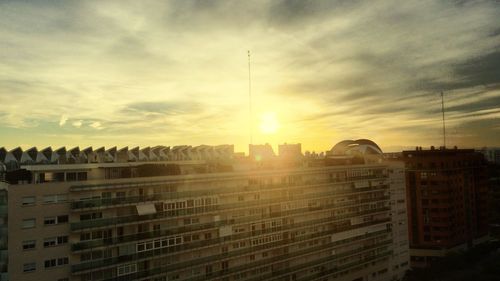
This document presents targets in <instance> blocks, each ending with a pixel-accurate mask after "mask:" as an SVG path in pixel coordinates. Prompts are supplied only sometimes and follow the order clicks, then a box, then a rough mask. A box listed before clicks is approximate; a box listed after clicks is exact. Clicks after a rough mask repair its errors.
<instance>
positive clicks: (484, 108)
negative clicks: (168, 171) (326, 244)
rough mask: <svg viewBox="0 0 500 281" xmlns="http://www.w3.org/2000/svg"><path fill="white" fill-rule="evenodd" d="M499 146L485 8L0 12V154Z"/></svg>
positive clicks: (333, 5) (24, 4)
mask: <svg viewBox="0 0 500 281" xmlns="http://www.w3.org/2000/svg"><path fill="white" fill-rule="evenodd" d="M247 50H250V51H251V54H252V57H251V61H252V63H251V73H252V95H253V102H252V108H253V118H251V119H252V124H253V132H254V134H253V135H254V136H253V141H254V143H265V142H268V143H271V144H273V145H277V144H279V143H284V142H288V143H297V142H300V143H302V145H303V150H315V151H323V150H327V149H330V148H331V147H332V146H333V145H334V144H335V143H337V142H339V141H341V140H344V139H357V138H369V139H371V140H373V141H375V142H377V143H378V144H379V145H380V146H381V147H382V148H383V149H385V150H387V151H396V150H400V149H401V148H403V147H414V146H416V145H419V146H430V145H436V146H439V145H441V144H442V134H441V126H442V123H441V98H440V94H439V93H440V91H444V93H445V104H446V107H447V113H446V117H447V129H448V130H447V132H448V136H447V137H448V145H451V146H452V145H458V146H460V147H481V146H500V3H499V2H498V1H470V2H469V1H458V0H457V1H299V0H296V1H201V0H200V1H189V0H188V1H186V0H179V1H55V0H54V1H9V0H0V147H1V146H5V147H6V148H8V149H12V148H14V147H17V146H23V147H26V148H27V147H30V146H38V147H39V148H43V147H45V146H49V145H50V146H52V147H53V148H57V147H60V146H63V145H66V146H68V147H72V146H77V145H79V146H80V147H85V146H94V147H98V146H102V145H104V146H109V147H111V146H115V145H116V146H129V147H130V146H136V145H139V146H153V145H158V144H162V145H170V146H173V145H180V144H188V145H200V144H235V148H236V150H237V151H246V150H247V145H248V143H249V132H250V129H249V123H250V121H249V120H250V117H249V116H250V114H249V106H248V57H247Z"/></svg>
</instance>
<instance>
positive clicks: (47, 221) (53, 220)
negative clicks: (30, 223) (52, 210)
mask: <svg viewBox="0 0 500 281" xmlns="http://www.w3.org/2000/svg"><path fill="white" fill-rule="evenodd" d="M67 222H68V215H62V216H57V217H45V218H44V219H43V224H44V225H53V224H60V223H67Z"/></svg>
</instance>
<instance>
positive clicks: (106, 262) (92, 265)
mask: <svg viewBox="0 0 500 281" xmlns="http://www.w3.org/2000/svg"><path fill="white" fill-rule="evenodd" d="M377 223H380V222H377ZM368 225H372V224H366V225H356V226H345V227H339V228H337V229H336V230H335V231H331V230H328V231H323V232H318V233H314V234H309V235H305V236H302V237H297V238H291V239H284V240H282V241H277V242H272V243H268V244H264V245H259V246H253V247H249V248H245V249H242V250H238V251H231V252H229V253H223V254H220V256H221V257H219V258H227V257H232V256H236V255H242V254H245V253H250V252H253V251H257V250H259V249H261V248H262V249H266V248H268V247H269V245H272V246H274V247H277V246H280V245H287V244H289V243H299V242H301V241H305V240H309V239H312V238H317V237H321V236H325V235H331V234H335V233H340V232H343V231H348V230H351V229H356V228H360V227H364V226H368ZM293 228H295V227H293ZM384 233H387V234H388V233H390V232H389V231H388V230H382V231H377V232H373V233H368V234H365V235H363V236H357V237H355V239H359V237H371V236H377V235H380V234H384ZM240 235H241V237H238V239H241V238H244V237H252V235H253V233H252V234H249V233H247V234H245V233H243V234H240ZM232 238H233V237H230V241H233V239H232ZM350 239H353V238H350ZM350 239H349V238H348V239H344V240H339V241H335V242H332V245H337V244H340V243H345V240H348V241H349V240H350ZM391 241H392V240H391ZM219 242H227V238H225V237H221V238H215V239H210V240H204V241H200V242H196V243H189V244H184V245H177V246H173V247H168V248H162V249H155V250H150V251H147V252H140V253H135V254H130V255H123V256H119V257H114V258H109V259H103V260H97V261H90V262H84V263H80V264H76V265H73V266H72V267H71V269H72V272H73V273H79V272H81V271H86V270H90V269H96V268H99V267H104V266H110V265H116V264H119V263H124V262H130V261H137V260H139V259H146V258H152V257H161V256H165V255H168V254H171V253H175V252H180V251H189V250H192V249H195V248H199V247H205V246H211V245H212V246H214V245H218V243H219ZM213 258H215V257H213Z"/></svg>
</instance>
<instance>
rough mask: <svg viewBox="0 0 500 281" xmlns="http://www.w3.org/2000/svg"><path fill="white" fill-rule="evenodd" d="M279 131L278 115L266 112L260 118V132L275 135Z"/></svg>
mask: <svg viewBox="0 0 500 281" xmlns="http://www.w3.org/2000/svg"><path fill="white" fill-rule="evenodd" d="M278 129H279V123H278V119H277V118H276V113H274V112H266V113H264V114H262V115H261V117H260V131H261V132H262V133H263V134H268V135H270V134H275V133H276V132H277V131H278Z"/></svg>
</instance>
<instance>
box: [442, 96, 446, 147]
mask: <svg viewBox="0 0 500 281" xmlns="http://www.w3.org/2000/svg"><path fill="white" fill-rule="evenodd" d="M441 112H442V114H443V145H444V147H445V148H446V125H445V120H444V94H443V92H441Z"/></svg>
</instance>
